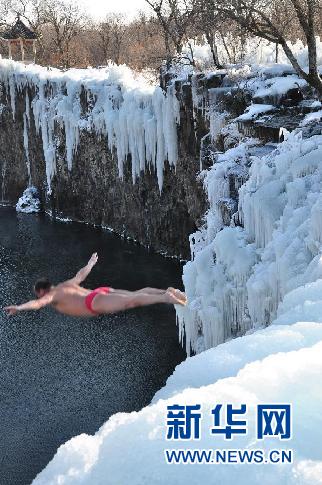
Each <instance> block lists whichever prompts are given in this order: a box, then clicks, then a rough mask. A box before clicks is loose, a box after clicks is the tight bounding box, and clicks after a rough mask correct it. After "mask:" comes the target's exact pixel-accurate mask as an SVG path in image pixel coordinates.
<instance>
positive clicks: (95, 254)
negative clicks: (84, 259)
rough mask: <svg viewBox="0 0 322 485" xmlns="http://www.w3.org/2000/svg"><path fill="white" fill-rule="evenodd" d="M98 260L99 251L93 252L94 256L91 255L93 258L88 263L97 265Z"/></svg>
mask: <svg viewBox="0 0 322 485" xmlns="http://www.w3.org/2000/svg"><path fill="white" fill-rule="evenodd" d="M97 261H98V256H97V253H93V254H92V256H91V259H90V260H89V261H88V263H87V264H88V265H89V266H91V267H93V266H95V264H96V263H97Z"/></svg>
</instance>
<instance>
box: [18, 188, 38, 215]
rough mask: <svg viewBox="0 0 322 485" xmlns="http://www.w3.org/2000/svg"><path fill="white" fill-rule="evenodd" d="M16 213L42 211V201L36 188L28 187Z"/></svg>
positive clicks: (20, 199) (19, 201)
mask: <svg viewBox="0 0 322 485" xmlns="http://www.w3.org/2000/svg"><path fill="white" fill-rule="evenodd" d="M16 211H17V212H25V213H32V212H39V211H40V200H39V197H38V190H37V189H36V187H28V188H27V189H26V190H24V192H23V194H22V196H21V197H20V198H19V200H18V202H17V204H16Z"/></svg>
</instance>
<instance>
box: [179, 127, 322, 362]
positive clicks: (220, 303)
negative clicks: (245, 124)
mask: <svg viewBox="0 0 322 485" xmlns="http://www.w3.org/2000/svg"><path fill="white" fill-rule="evenodd" d="M284 135H285V137H286V140H285V141H284V142H283V143H281V144H279V145H278V146H277V148H276V149H275V150H274V151H273V152H271V153H269V154H267V155H264V156H252V155H251V153H250V147H251V145H252V142H251V141H249V140H248V141H246V142H244V143H242V144H240V145H239V146H238V147H237V148H235V149H232V150H230V151H228V152H226V153H225V154H224V155H220V156H219V157H218V158H217V159H216V161H215V163H214V165H213V167H212V168H211V169H210V170H209V171H207V172H206V173H205V174H204V180H205V186H206V188H207V191H208V199H209V203H210V209H209V212H208V213H207V216H206V220H205V225H204V227H203V228H201V229H200V231H198V232H197V233H196V234H194V235H192V237H191V252H192V260H191V261H189V262H188V263H187V264H186V265H185V267H184V272H183V281H184V284H185V288H186V292H187V295H188V299H189V305H188V307H187V308H184V309H178V310H177V315H178V322H179V328H180V334H181V337H182V338H183V337H185V341H186V348H187V352H188V353H190V351H191V350H193V351H194V352H200V351H202V350H204V349H207V348H210V347H213V346H215V345H217V344H219V343H221V342H224V341H225V340H227V339H229V338H230V337H232V336H236V335H240V334H243V333H245V332H246V331H247V330H249V329H252V328H254V327H260V326H265V325H268V324H269V323H271V321H272V320H273V319H274V318H275V316H276V314H277V312H278V308H279V304H280V302H281V301H282V299H283V297H284V296H285V295H287V294H288V293H289V292H290V291H292V290H294V289H296V288H297V287H299V286H301V285H304V284H306V283H309V282H313V281H315V280H316V279H318V278H321V276H322V258H321V251H322V246H321V243H322V211H321V208H322V195H321V193H320V187H321V178H322V169H321V158H322V136H313V137H311V138H308V139H302V134H301V132H298V133H295V132H293V134H289V133H286V132H284ZM243 152H244V155H243ZM250 162H251V167H250V169H249V178H248V180H247V181H246V182H245V180H246V178H247V177H245V180H244V182H245V183H243V184H242V185H241V187H240V188H239V205H238V210H237V211H236V213H235V215H234V216H233V217H232V221H231V224H230V227H224V224H223V221H222V220H221V211H220V207H221V205H220V202H221V200H222V198H225V197H227V194H228V193H229V190H231V188H230V189H229V172H231V170H234V171H235V172H238V170H247V166H248V165H249V164H250ZM239 180H241V178H239Z"/></svg>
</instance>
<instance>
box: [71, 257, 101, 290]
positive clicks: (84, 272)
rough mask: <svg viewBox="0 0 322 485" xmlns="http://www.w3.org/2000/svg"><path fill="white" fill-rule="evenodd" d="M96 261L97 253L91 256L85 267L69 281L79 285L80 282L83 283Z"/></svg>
mask: <svg viewBox="0 0 322 485" xmlns="http://www.w3.org/2000/svg"><path fill="white" fill-rule="evenodd" d="M97 261H98V256H97V253H94V254H92V256H91V259H90V260H89V261H88V263H87V265H86V266H84V268H82V269H80V270H79V271H78V273H77V274H76V275H75V276H74V278H71V279H70V280H69V281H70V282H73V283H76V284H77V285H79V284H80V283H81V282H82V281H84V280H85V279H86V278H87V276H88V275H89V273H90V272H91V271H92V269H93V266H95V264H96V263H97Z"/></svg>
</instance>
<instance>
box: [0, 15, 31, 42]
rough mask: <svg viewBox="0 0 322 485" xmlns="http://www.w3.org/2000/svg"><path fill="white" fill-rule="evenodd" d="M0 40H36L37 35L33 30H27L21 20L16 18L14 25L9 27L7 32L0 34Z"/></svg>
mask: <svg viewBox="0 0 322 485" xmlns="http://www.w3.org/2000/svg"><path fill="white" fill-rule="evenodd" d="M0 36H1V38H2V39H5V40H15V39H29V40H35V39H38V37H39V36H38V34H36V32H34V31H33V30H31V29H29V27H27V26H26V25H25V24H24V23H23V22H22V21H21V20H20V18H18V19H17V20H16V23H15V24H14V25H13V26H12V27H10V29H8V30H7V31H5V32H3V33H2V34H0Z"/></svg>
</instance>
